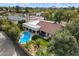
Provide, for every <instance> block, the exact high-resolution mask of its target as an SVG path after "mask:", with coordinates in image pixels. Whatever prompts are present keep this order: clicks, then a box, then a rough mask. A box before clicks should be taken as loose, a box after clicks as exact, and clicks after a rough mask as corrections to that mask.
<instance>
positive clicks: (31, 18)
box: [28, 13, 44, 21]
mask: <svg viewBox="0 0 79 59" xmlns="http://www.w3.org/2000/svg"><path fill="white" fill-rule="evenodd" d="M28 20H29V21H35V20H44V17H42V16H41V13H33V14H31V15H29V17H28Z"/></svg>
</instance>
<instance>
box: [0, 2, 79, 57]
mask: <svg viewBox="0 0 79 59" xmlns="http://www.w3.org/2000/svg"><path fill="white" fill-rule="evenodd" d="M0 56H79V4H78V3H59V4H58V3H28V4H25V3H18V4H17V3H12V4H11V3H10V4H9V3H1V4H0Z"/></svg>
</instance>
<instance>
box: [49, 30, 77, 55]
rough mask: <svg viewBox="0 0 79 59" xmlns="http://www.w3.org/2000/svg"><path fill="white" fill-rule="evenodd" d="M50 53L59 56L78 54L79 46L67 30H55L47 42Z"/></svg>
mask: <svg viewBox="0 0 79 59" xmlns="http://www.w3.org/2000/svg"><path fill="white" fill-rule="evenodd" d="M48 51H49V53H50V54H54V55H59V56H71V55H72V56H74V55H79V48H78V43H77V41H76V38H75V37H74V36H72V35H71V34H70V33H69V31H68V30H65V29H64V30H61V31H59V32H57V33H56V34H55V35H54V36H53V38H52V40H51V41H50V43H49V44H48Z"/></svg>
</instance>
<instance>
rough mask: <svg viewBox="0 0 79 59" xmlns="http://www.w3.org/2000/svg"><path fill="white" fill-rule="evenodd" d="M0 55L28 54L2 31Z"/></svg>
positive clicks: (0, 33) (0, 32) (0, 34)
mask: <svg viewBox="0 0 79 59" xmlns="http://www.w3.org/2000/svg"><path fill="white" fill-rule="evenodd" d="M0 56H26V54H25V52H24V51H23V50H22V49H21V48H20V47H19V46H18V45H17V44H15V43H13V42H12V41H11V39H9V37H8V36H7V35H6V34H5V33H4V32H2V31H0Z"/></svg>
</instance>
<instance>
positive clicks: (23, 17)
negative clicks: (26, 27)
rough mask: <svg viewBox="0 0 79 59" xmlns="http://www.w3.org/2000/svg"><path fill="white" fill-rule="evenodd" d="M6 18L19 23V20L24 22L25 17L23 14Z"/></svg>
mask: <svg viewBox="0 0 79 59" xmlns="http://www.w3.org/2000/svg"><path fill="white" fill-rule="evenodd" d="M7 18H8V19H9V20H13V21H20V20H26V15H23V14H19V15H11V16H8V17H7Z"/></svg>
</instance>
